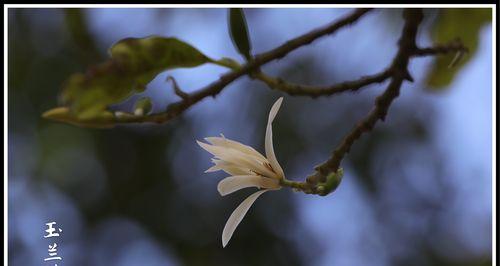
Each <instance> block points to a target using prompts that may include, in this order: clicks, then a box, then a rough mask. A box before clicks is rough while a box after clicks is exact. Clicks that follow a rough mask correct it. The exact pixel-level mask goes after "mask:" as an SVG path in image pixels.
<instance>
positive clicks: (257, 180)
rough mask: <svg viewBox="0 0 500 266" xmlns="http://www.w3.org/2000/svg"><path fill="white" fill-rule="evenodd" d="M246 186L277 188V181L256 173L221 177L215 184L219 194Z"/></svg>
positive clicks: (225, 193) (222, 194)
mask: <svg viewBox="0 0 500 266" xmlns="http://www.w3.org/2000/svg"><path fill="white" fill-rule="evenodd" d="M247 187H258V188H274V189H276V188H279V187H280V185H279V181H278V180H276V179H271V178H267V177H262V176H257V175H237V176H229V177H226V178H224V179H222V180H221V181H220V182H219V184H218V185H217V190H218V191H219V193H220V195H221V196H225V195H228V194H231V193H233V192H235V191H237V190H240V189H242V188H247Z"/></svg>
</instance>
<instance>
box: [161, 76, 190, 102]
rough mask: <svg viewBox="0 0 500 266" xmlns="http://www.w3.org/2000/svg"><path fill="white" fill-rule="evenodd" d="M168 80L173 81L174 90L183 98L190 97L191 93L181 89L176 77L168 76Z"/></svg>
mask: <svg viewBox="0 0 500 266" xmlns="http://www.w3.org/2000/svg"><path fill="white" fill-rule="evenodd" d="M166 81H167V82H169V81H171V82H172V87H173V88H174V92H175V94H176V95H177V96H179V97H181V98H182V99H183V100H187V99H189V93H186V92H184V91H183V90H181V88H180V87H179V85H178V84H177V81H175V79H174V77H172V76H168V77H167V79H166Z"/></svg>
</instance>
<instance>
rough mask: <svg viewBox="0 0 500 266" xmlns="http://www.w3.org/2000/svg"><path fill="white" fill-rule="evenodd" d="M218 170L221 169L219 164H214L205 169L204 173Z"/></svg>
mask: <svg viewBox="0 0 500 266" xmlns="http://www.w3.org/2000/svg"><path fill="white" fill-rule="evenodd" d="M219 170H222V168H221V167H220V166H219V165H214V166H212V167H210V168H208V169H207V170H205V173H211V172H217V171H219Z"/></svg>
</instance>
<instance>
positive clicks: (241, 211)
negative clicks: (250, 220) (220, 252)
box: [222, 189, 269, 247]
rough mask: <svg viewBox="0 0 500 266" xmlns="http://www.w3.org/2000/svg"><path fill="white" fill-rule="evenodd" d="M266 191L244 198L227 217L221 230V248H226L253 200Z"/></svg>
mask: <svg viewBox="0 0 500 266" xmlns="http://www.w3.org/2000/svg"><path fill="white" fill-rule="evenodd" d="M268 190H269V189H264V190H259V191H257V192H255V193H253V194H252V195H250V196H249V197H248V198H246V199H245V200H244V201H243V202H242V203H241V204H240V205H239V206H238V207H237V208H236V209H235V210H234V211H233V213H231V216H229V219H228V220H227V222H226V225H225V226H224V230H222V247H226V245H227V243H228V242H229V240H230V239H231V237H232V236H233V233H234V230H236V227H237V226H238V225H239V224H240V222H241V220H242V219H243V217H245V214H247V212H248V210H249V209H250V207H252V204H253V203H254V202H255V200H256V199H257V198H258V197H259V196H260V195H262V193H264V192H266V191H268Z"/></svg>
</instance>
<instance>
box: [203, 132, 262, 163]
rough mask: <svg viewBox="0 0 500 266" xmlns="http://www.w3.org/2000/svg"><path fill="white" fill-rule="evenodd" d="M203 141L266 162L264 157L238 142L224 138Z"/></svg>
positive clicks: (211, 138) (209, 138) (210, 138)
mask: <svg viewBox="0 0 500 266" xmlns="http://www.w3.org/2000/svg"><path fill="white" fill-rule="evenodd" d="M205 140H206V141H208V142H209V143H211V144H213V145H215V146H221V147H227V148H232V149H235V150H238V151H241V152H243V153H246V154H248V155H252V156H255V157H256V158H257V159H258V160H260V161H267V159H266V157H264V155H262V154H260V153H259V152H258V151H256V150H255V149H254V148H252V147H250V146H247V145H245V144H243V143H240V142H238V141H234V140H230V139H227V138H225V137H208V138H205Z"/></svg>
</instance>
